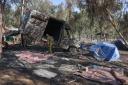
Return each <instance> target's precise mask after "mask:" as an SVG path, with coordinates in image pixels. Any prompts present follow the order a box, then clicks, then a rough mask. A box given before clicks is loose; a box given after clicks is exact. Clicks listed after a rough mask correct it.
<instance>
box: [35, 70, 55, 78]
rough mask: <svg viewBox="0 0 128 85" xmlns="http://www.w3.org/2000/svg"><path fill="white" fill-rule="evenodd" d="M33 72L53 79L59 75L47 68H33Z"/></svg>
mask: <svg viewBox="0 0 128 85" xmlns="http://www.w3.org/2000/svg"><path fill="white" fill-rule="evenodd" d="M33 73H34V74H36V75H38V76H40V77H43V78H48V79H51V78H54V77H56V76H57V74H56V73H54V72H51V71H48V70H45V69H37V70H33Z"/></svg>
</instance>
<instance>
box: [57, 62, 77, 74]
mask: <svg viewBox="0 0 128 85" xmlns="http://www.w3.org/2000/svg"><path fill="white" fill-rule="evenodd" d="M59 71H60V72H62V73H64V74H68V73H74V72H76V71H78V68H77V67H76V66H75V65H66V64H62V65H61V66H60V68H59Z"/></svg>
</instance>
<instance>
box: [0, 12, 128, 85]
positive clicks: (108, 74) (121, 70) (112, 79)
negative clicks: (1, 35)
mask: <svg viewBox="0 0 128 85" xmlns="http://www.w3.org/2000/svg"><path fill="white" fill-rule="evenodd" d="M53 28H54V29H53ZM64 30H65V31H66V32H67V35H66V38H67V40H66V42H64V43H63V44H66V45H69V46H64V47H66V48H69V47H70V46H72V49H74V48H75V47H74V46H73V45H71V44H70V43H67V42H69V41H70V40H71V38H70V33H69V30H70V29H69V28H68V26H66V23H65V22H64V21H61V20H56V19H54V18H51V17H48V16H45V14H44V15H43V14H41V13H39V12H37V11H33V12H31V14H30V17H29V18H28V19H27V21H25V22H24V23H23V24H22V27H21V34H23V36H22V37H23V41H24V43H25V44H26V45H27V46H26V47H25V48H23V49H22V48H21V47H20V46H18V47H16V48H15V47H10V48H9V47H8V48H7V49H5V50H4V53H3V57H2V58H1V59H0V73H3V74H0V76H1V78H0V85H106V84H109V85H122V84H128V63H127V61H123V60H122V61H111V62H108V61H104V60H102V61H99V60H98V59H96V57H97V56H98V57H99V55H102V50H105V54H104V53H103V55H102V56H100V57H104V56H105V58H106V57H110V58H109V60H110V59H111V58H113V56H114V59H115V58H119V56H117V57H115V54H118V52H117V48H115V47H113V46H110V47H109V45H108V44H107V45H106V44H105V46H104V45H103V46H99V45H98V46H96V47H98V49H99V50H98V51H97V49H96V51H95V52H96V54H97V56H94V57H93V56H92V54H91V53H90V51H89V50H87V49H88V46H87V48H85V49H81V48H76V50H75V51H74V52H69V51H68V50H67V49H66V51H64V49H62V48H60V47H63V46H61V45H60V44H61V43H62V42H63V40H65V39H64V37H65V36H64V35H63V34H64ZM47 34H48V35H50V36H51V37H52V38H53V39H54V42H55V43H56V44H57V45H56V46H55V47H54V48H52V49H54V52H53V53H51V52H50V53H49V52H47V51H48V48H47V46H46V47H45V46H42V47H41V46H40V45H39V46H37V47H35V46H34V45H33V44H32V43H33V42H36V41H38V42H40V41H41V40H42V38H43V37H47ZM85 47H86V45H85ZM94 47H95V46H94ZM72 49H71V50H72ZM106 49H107V50H108V49H109V50H111V51H113V52H112V53H111V52H109V53H107V52H106ZM109 50H108V51H109ZM72 51H73V50H72ZM115 51H116V53H115ZM114 53H115V54H114ZM109 54H111V56H110V55H109ZM113 54H114V55H113ZM127 57H128V55H127ZM123 59H124V58H123ZM3 69H4V70H3ZM5 70H7V71H5ZM3 71H5V72H3ZM10 72H11V73H12V74H11V73H10ZM20 73H21V75H20ZM18 76H20V77H18ZM7 80H8V81H7ZM39 81H40V83H39ZM43 81H44V82H43ZM20 82H22V83H20ZM37 82H38V83H37ZM44 83H45V84H44Z"/></svg>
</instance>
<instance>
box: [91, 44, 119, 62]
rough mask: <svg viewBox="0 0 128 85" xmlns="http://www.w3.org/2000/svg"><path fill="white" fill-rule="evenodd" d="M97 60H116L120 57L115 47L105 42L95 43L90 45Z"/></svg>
mask: <svg viewBox="0 0 128 85" xmlns="http://www.w3.org/2000/svg"><path fill="white" fill-rule="evenodd" d="M90 51H91V52H93V54H94V57H95V58H96V59H97V60H105V61H117V60H118V59H119V57H120V54H119V51H118V49H117V47H116V46H115V45H113V44H110V43H107V42H101V43H97V44H96V45H92V46H91V47H90Z"/></svg>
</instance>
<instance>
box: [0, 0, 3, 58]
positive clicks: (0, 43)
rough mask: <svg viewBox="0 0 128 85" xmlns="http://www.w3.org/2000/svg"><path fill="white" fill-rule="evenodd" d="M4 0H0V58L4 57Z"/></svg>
mask: <svg viewBox="0 0 128 85" xmlns="http://www.w3.org/2000/svg"><path fill="white" fill-rule="evenodd" d="M2 16H3V15H2V1H1V0H0V58H1V57H2V34H3V33H2V29H3V27H2Z"/></svg>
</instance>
